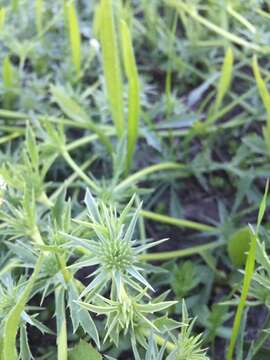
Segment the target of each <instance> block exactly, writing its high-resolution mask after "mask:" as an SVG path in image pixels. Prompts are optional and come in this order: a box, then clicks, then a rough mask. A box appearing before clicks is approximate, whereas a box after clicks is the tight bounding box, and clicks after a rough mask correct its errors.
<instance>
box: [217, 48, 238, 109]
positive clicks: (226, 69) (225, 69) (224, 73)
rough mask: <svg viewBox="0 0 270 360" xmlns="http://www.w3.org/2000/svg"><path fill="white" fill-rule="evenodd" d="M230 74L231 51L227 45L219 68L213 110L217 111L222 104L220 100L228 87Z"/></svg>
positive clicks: (231, 71)
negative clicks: (219, 72) (219, 73)
mask: <svg viewBox="0 0 270 360" xmlns="http://www.w3.org/2000/svg"><path fill="white" fill-rule="evenodd" d="M232 75H233V51H232V49H231V48H230V47H229V48H228V49H227V51H226V54H225V57H224V61H223V65H222V69H221V76H220V79H219V82H218V87H217V97H216V101H215V105H214V111H217V110H218V109H219V108H220V106H221V104H222V100H223V98H224V96H225V94H226V93H227V92H228V90H229V88H230V84H231V80H232Z"/></svg>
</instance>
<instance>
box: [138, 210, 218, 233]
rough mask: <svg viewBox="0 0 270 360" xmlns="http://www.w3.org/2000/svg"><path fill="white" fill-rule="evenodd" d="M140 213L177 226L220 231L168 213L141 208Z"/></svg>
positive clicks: (148, 217)
mask: <svg viewBox="0 0 270 360" xmlns="http://www.w3.org/2000/svg"><path fill="white" fill-rule="evenodd" d="M140 214H141V215H142V216H143V217H145V218H147V219H151V220H155V221H159V222H162V223H165V224H170V225H175V226H179V227H184V228H189V229H193V230H198V231H205V232H218V228H216V227H214V226H210V225H206V224H202V223H198V222H195V221H190V220H185V219H177V218H173V217H170V216H167V215H161V214H156V213H154V212H151V211H146V210H141V211H140Z"/></svg>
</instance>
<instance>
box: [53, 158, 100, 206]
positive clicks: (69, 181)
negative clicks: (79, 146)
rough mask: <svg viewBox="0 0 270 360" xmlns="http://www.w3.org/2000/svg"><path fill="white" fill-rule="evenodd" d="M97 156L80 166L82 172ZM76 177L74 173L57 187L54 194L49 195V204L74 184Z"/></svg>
mask: <svg viewBox="0 0 270 360" xmlns="http://www.w3.org/2000/svg"><path fill="white" fill-rule="evenodd" d="M96 158H97V156H96V155H94V156H92V158H91V159H88V160H87V161H85V163H83V164H82V166H81V170H82V171H84V170H85V169H87V168H88V166H89V165H90V164H92V162H94V161H95V160H96ZM77 177H78V174H77V173H76V172H74V173H73V174H72V175H71V176H70V177H69V178H68V179H67V180H65V182H64V183H63V184H62V185H61V186H59V187H58V188H57V189H56V190H55V191H54V193H52V194H51V196H50V198H49V199H48V200H49V201H50V202H51V203H53V200H54V199H55V198H57V196H58V195H59V194H60V193H61V192H62V191H63V189H64V188H67V187H68V186H69V185H70V184H72V183H73V182H74V180H75V179H76V178H77Z"/></svg>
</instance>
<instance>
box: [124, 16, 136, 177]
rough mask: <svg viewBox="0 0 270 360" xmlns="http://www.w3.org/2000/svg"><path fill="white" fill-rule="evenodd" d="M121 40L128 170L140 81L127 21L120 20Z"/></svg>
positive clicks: (133, 145) (132, 146)
mask: <svg viewBox="0 0 270 360" xmlns="http://www.w3.org/2000/svg"><path fill="white" fill-rule="evenodd" d="M121 41H122V52H123V61H124V67H125V73H126V76H127V79H128V142H127V163H126V168H127V171H128V170H129V168H130V166H131V163H132V157H133V153H134V150H135V146H136V142H137V138H138V129H139V117H140V82H139V75H138V71H137V66H136V60H135V56H134V52H133V47H132V41H131V36H130V32H129V28H128V25H127V23H126V22H125V21H124V20H122V21H121Z"/></svg>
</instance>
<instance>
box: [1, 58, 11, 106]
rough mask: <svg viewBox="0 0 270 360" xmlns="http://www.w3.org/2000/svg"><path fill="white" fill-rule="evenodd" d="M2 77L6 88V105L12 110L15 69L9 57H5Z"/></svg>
mask: <svg viewBox="0 0 270 360" xmlns="http://www.w3.org/2000/svg"><path fill="white" fill-rule="evenodd" d="M2 76H3V84H4V87H5V93H4V105H5V107H6V108H10V106H11V101H12V92H11V90H12V85H13V69H12V65H11V62H10V60H9V56H8V55H7V56H5V58H4V60H3V67H2Z"/></svg>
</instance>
